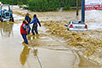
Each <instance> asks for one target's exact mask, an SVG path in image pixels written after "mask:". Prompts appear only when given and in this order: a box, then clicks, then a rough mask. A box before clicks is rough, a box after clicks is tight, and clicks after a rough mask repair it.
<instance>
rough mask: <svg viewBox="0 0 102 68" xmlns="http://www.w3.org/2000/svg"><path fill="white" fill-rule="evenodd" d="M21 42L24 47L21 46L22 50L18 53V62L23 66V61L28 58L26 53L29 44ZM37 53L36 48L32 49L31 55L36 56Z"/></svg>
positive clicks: (28, 49) (28, 50) (28, 51)
mask: <svg viewBox="0 0 102 68" xmlns="http://www.w3.org/2000/svg"><path fill="white" fill-rule="evenodd" d="M22 44H23V45H24V48H23V51H22V52H21V54H20V62H21V64H22V66H24V65H25V63H26V62H27V58H28V55H29V53H30V50H31V48H29V46H30V45H27V44H25V43H24V42H23V43H22ZM37 53H38V50H37V49H35V50H33V55H34V56H36V55H37Z"/></svg>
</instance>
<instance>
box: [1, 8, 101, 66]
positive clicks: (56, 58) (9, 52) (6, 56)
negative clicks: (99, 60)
mask: <svg viewBox="0 0 102 68" xmlns="http://www.w3.org/2000/svg"><path fill="white" fill-rule="evenodd" d="M15 8H16V7H15ZM15 10H16V9H15ZM19 11H20V10H19ZM88 12H89V11H88ZM88 12H87V13H88ZM99 12H100V13H101V11H99ZM52 13H53V14H51V12H49V13H48V12H46V13H43V14H46V15H45V16H46V17H39V19H40V21H43V20H44V21H45V20H63V19H64V20H67V19H69V18H70V20H71V18H72V16H73V18H72V19H73V20H76V19H77V20H78V19H79V20H80V16H79V17H77V18H76V17H75V11H68V12H67V11H65V13H64V12H55V13H54V12H52ZM56 13H58V15H59V14H60V17H59V18H58V16H56V15H54V14H56ZM61 13H62V14H65V17H64V16H63V15H61ZM66 13H68V15H66ZM38 14H39V15H40V13H38ZM41 14H42V13H41ZM43 14H42V15H41V16H43ZM48 14H49V15H48ZM50 14H51V18H48V17H49V16H50ZM70 14H71V16H70ZM89 14H90V13H89ZM99 15H100V14H99ZM14 18H15V23H12V22H3V23H2V22H0V68H40V65H39V62H38V60H37V57H36V54H35V53H37V55H38V57H39V59H40V62H41V64H42V67H43V68H101V67H100V66H98V65H97V64H94V63H92V62H90V61H89V60H87V59H86V58H84V57H83V56H82V55H79V54H78V52H77V51H75V50H73V49H72V48H71V47H69V48H68V47H66V45H68V44H67V43H66V40H64V39H63V38H61V37H57V36H53V35H51V34H50V33H48V32H46V31H47V29H46V28H45V27H44V26H43V23H42V27H39V29H38V30H39V35H36V36H32V35H28V42H29V45H25V44H24V43H23V39H22V36H21V35H20V25H21V23H22V21H21V20H20V19H23V18H24V17H22V16H19V15H16V14H15V15H14ZM86 19H89V18H86ZM92 19H94V18H92ZM94 21H97V20H94ZM89 22H90V20H89V21H88V23H89ZM92 23H93V22H92ZM31 26H32V25H31ZM33 46H34V48H35V51H34V49H33Z"/></svg>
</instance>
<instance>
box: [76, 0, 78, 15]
mask: <svg viewBox="0 0 102 68" xmlns="http://www.w3.org/2000/svg"><path fill="white" fill-rule="evenodd" d="M76 7H77V9H76V16H78V0H76Z"/></svg>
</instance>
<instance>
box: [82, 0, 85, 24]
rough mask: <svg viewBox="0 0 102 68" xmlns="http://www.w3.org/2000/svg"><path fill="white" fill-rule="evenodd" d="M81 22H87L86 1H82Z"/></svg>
mask: <svg viewBox="0 0 102 68" xmlns="http://www.w3.org/2000/svg"><path fill="white" fill-rule="evenodd" d="M81 22H82V23H84V22H85V0H81Z"/></svg>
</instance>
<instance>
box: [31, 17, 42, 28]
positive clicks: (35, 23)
mask: <svg viewBox="0 0 102 68" xmlns="http://www.w3.org/2000/svg"><path fill="white" fill-rule="evenodd" d="M32 23H33V24H34V25H36V26H37V23H38V24H39V25H41V24H40V22H39V20H38V18H37V17H34V18H33V20H32V21H31V22H30V24H32Z"/></svg>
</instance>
